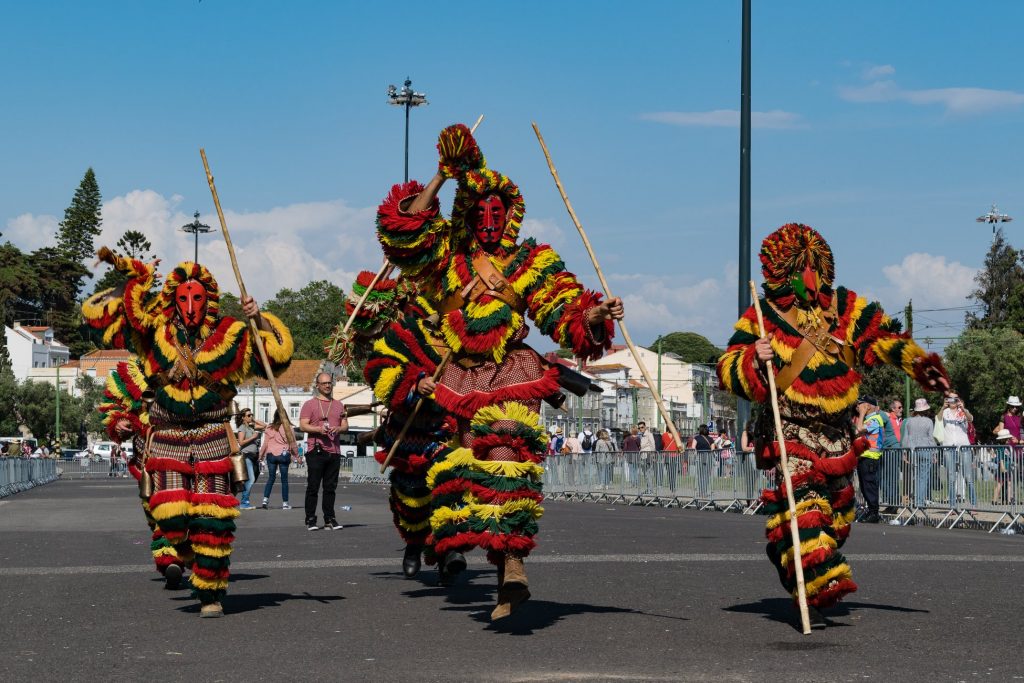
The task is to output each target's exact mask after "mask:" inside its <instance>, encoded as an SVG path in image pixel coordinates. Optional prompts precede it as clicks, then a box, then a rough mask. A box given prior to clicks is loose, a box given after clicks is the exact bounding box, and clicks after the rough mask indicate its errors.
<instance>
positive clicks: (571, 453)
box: [562, 432, 583, 486]
mask: <svg viewBox="0 0 1024 683" xmlns="http://www.w3.org/2000/svg"><path fill="white" fill-rule="evenodd" d="M562 451H563V452H564V453H565V455H566V460H567V461H568V463H569V465H568V467H569V480H568V481H567V482H566V483H568V484H569V485H571V486H575V485H576V482H577V481H579V473H578V470H579V467H580V454H581V453H583V447H582V446H581V445H580V435H579V432H572V433H571V434H570V435H569V438H567V439H566V440H565V443H564V444H563V445H562Z"/></svg>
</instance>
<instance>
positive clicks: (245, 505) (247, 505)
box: [238, 503, 256, 510]
mask: <svg viewBox="0 0 1024 683" xmlns="http://www.w3.org/2000/svg"><path fill="white" fill-rule="evenodd" d="M238 509H239V510H255V509H256V506H255V505H253V504H252V503H242V505H241V507H239V508H238Z"/></svg>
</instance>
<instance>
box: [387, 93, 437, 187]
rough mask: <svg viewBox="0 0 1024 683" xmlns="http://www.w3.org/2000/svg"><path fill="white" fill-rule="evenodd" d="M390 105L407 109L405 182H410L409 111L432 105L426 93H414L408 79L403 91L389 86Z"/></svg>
mask: <svg viewBox="0 0 1024 683" xmlns="http://www.w3.org/2000/svg"><path fill="white" fill-rule="evenodd" d="M388 104H391V105H394V106H396V107H405V182H409V110H410V109H412V108H413V107H418V106H420V105H421V104H430V103H429V102H427V95H426V93H421V92H415V91H413V89H412V81H411V80H409V78H408V77H406V79H405V83H403V84H402V89H401V90H399V89H398V88H396V87H395V86H393V85H389V86H388Z"/></svg>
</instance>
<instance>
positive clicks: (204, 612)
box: [199, 602, 224, 619]
mask: <svg viewBox="0 0 1024 683" xmlns="http://www.w3.org/2000/svg"><path fill="white" fill-rule="evenodd" d="M199 616H200V617H202V618H204V619H210V618H216V617H222V616H224V608H223V607H221V606H220V603H219V602H209V603H207V604H205V605H203V606H202V608H201V609H200V610H199Z"/></svg>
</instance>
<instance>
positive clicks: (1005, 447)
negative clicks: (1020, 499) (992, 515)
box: [992, 396, 1019, 505]
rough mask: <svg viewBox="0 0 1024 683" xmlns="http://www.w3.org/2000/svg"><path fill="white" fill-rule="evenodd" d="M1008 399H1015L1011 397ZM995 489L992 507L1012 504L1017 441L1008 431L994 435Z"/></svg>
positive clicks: (1002, 430)
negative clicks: (1014, 453) (1014, 451)
mask: <svg viewBox="0 0 1024 683" xmlns="http://www.w3.org/2000/svg"><path fill="white" fill-rule="evenodd" d="M1010 398H1016V397H1015V396H1011V397H1010ZM996 443H997V444H998V445H997V446H996V458H995V468H996V473H995V474H996V476H995V479H996V488H995V491H993V492H992V504H993V505H1010V504H1013V502H1014V497H1013V484H1012V483H1011V479H1012V477H1013V450H1014V448H1013V447H1014V446H1016V445H1017V444H1018V443H1019V440H1018V439H1017V438H1016V437H1014V435H1013V434H1012V433H1010V430H1009V429H1000V430H999V432H998V433H997V434H996Z"/></svg>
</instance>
